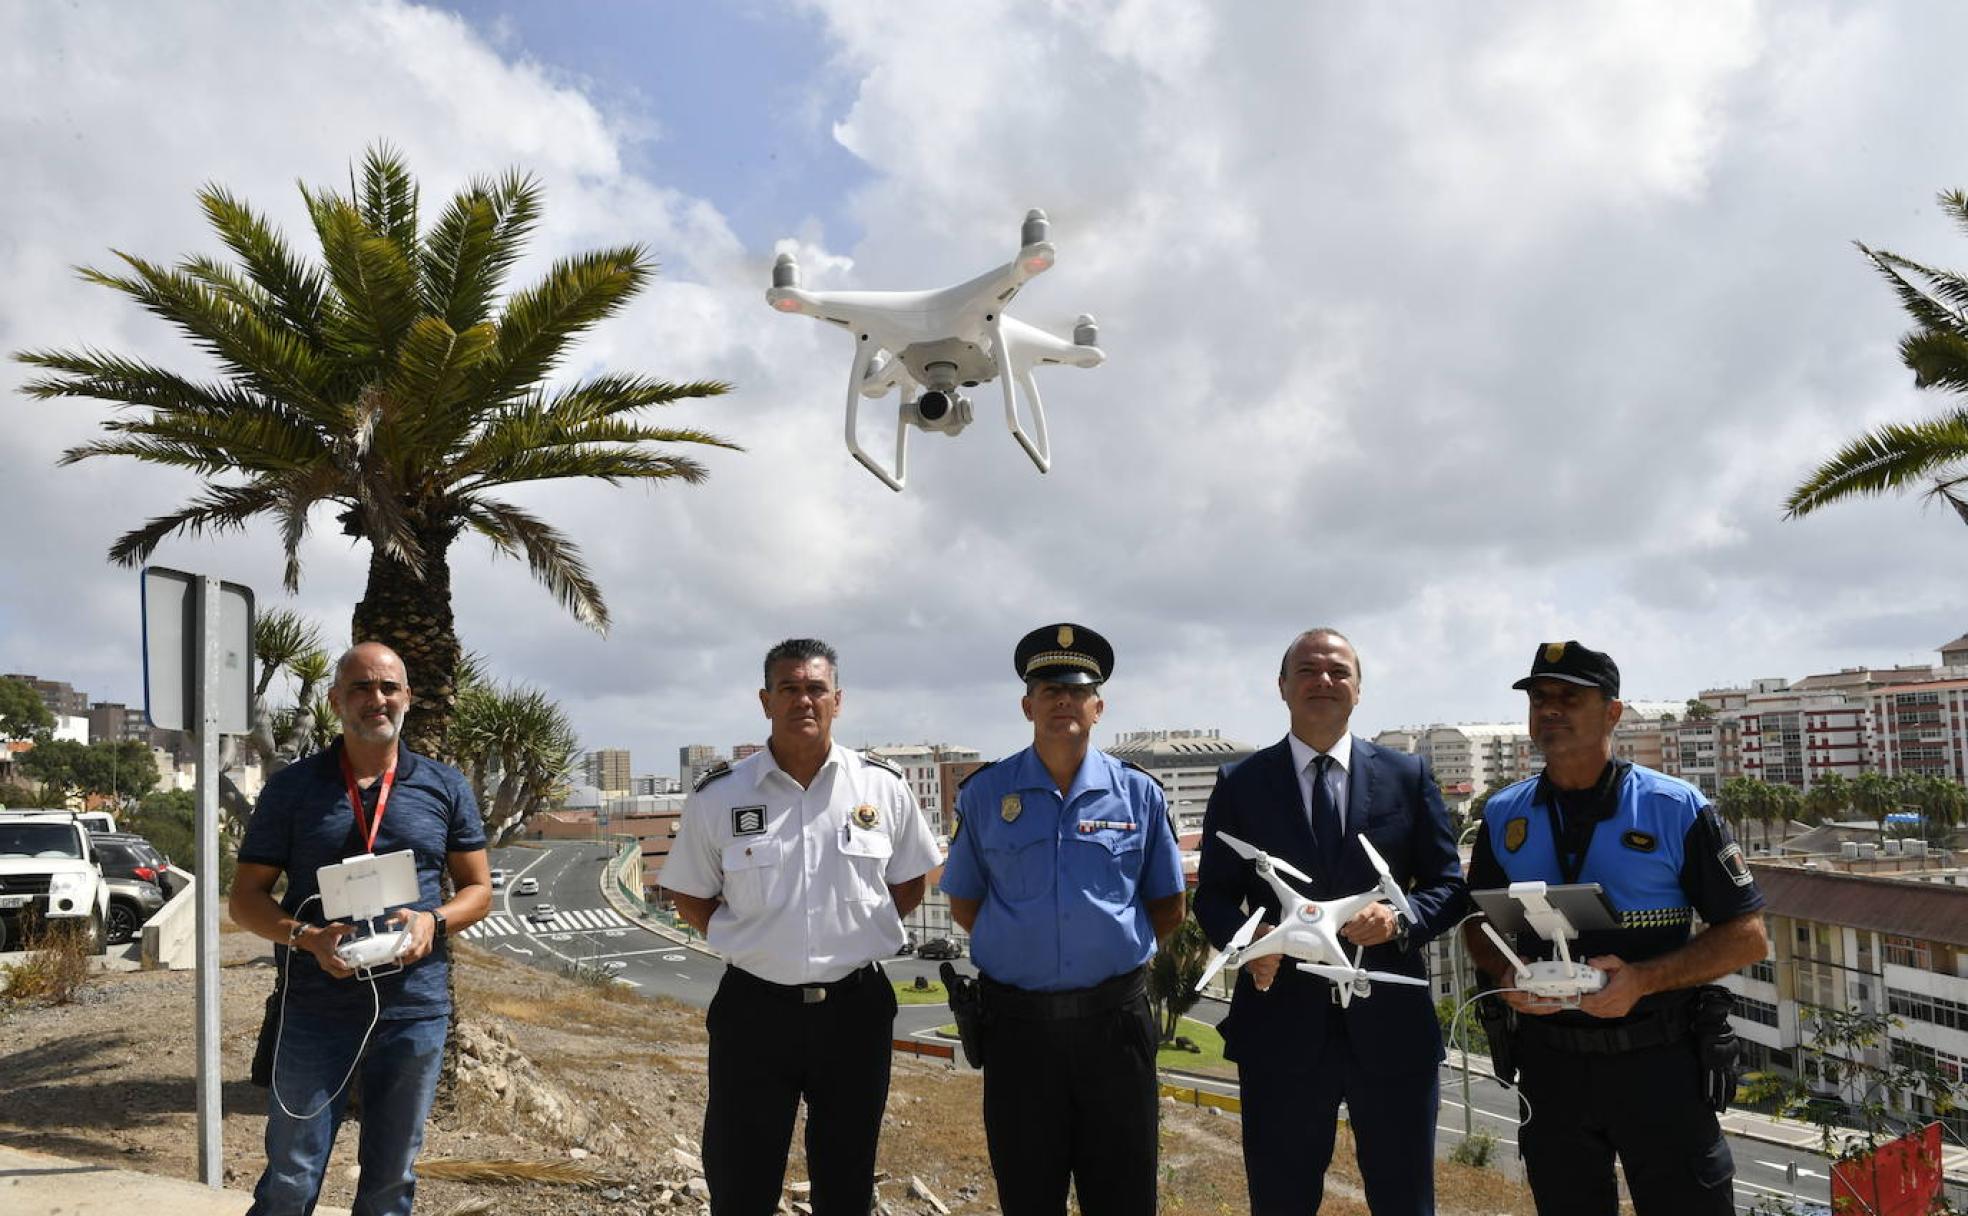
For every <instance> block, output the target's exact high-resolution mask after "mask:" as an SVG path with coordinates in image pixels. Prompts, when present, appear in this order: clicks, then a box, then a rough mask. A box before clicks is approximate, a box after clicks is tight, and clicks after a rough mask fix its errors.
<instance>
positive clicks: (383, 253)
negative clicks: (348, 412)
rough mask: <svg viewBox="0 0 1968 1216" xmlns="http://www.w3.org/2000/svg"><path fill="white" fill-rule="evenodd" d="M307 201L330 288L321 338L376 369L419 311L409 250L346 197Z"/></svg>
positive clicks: (387, 358) (312, 197) (389, 355)
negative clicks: (384, 233) (371, 223)
mask: <svg viewBox="0 0 1968 1216" xmlns="http://www.w3.org/2000/svg"><path fill="white" fill-rule="evenodd" d="M307 198H308V200H309V209H310V211H311V213H312V214H313V216H314V226H315V231H316V233H317V234H319V236H320V238H321V253H322V257H323V260H324V261H326V263H327V265H328V279H329V282H330V283H332V284H333V285H334V296H333V297H332V298H331V301H330V307H329V308H328V310H327V313H326V317H325V319H324V322H323V325H322V334H323V338H324V340H325V342H326V343H327V345H328V346H329V348H330V349H333V350H337V351H339V352H341V353H342V354H344V355H345V356H346V357H347V358H349V359H351V360H353V361H356V362H359V363H363V364H367V365H370V366H372V367H374V368H376V369H377V370H378V371H380V370H382V369H384V368H386V367H387V366H388V364H389V362H390V360H392V359H393V358H395V356H396V349H397V346H398V344H399V343H401V342H402V341H403V336H404V334H405V333H407V332H408V331H409V329H410V325H411V323H412V322H414V321H415V320H416V319H417V316H418V314H419V312H420V311H421V301H420V300H419V299H418V297H417V272H416V270H415V268H414V267H413V266H412V265H411V263H410V255H409V252H408V251H406V250H405V249H403V248H402V247H400V246H398V245H396V244H395V243H394V242H392V241H391V240H390V239H389V238H388V237H385V236H382V235H380V234H379V233H377V232H376V231H375V230H374V229H372V228H371V227H370V226H369V224H368V222H367V221H366V220H365V219H364V218H363V216H362V213H361V212H360V211H358V210H357V209H356V208H355V206H354V205H353V204H351V203H349V202H348V201H347V200H346V199H342V198H338V197H336V196H334V195H332V194H324V195H313V194H310V195H307Z"/></svg>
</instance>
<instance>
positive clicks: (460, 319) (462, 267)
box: [419, 170, 540, 332]
mask: <svg viewBox="0 0 1968 1216" xmlns="http://www.w3.org/2000/svg"><path fill="white" fill-rule="evenodd" d="M539 219H540V187H539V185H538V183H537V182H535V181H534V180H533V178H532V177H530V176H528V175H525V174H522V173H520V172H518V171H517V170H514V171H511V172H508V173H507V174H506V175H505V176H504V177H502V178H500V179H499V180H497V181H475V182H473V183H472V184H471V186H470V188H469V189H466V190H464V191H461V192H460V193H459V194H458V195H457V196H456V197H455V198H453V199H452V200H451V203H450V205H449V206H447V207H446V208H445V210H444V213H443V214H442V215H440V216H439V217H438V220H437V223H436V224H435V225H433V226H432V228H431V231H430V233H429V235H427V236H426V237H425V238H424V244H423V249H422V251H421V253H420V254H419V257H420V258H421V260H422V271H423V274H422V276H421V277H422V280H423V290H424V311H426V312H428V313H431V314H433V315H435V316H438V317H442V318H443V319H444V321H445V323H446V324H448V325H450V326H451V328H452V329H455V330H458V331H460V332H462V331H464V330H466V329H469V328H471V327H472V326H474V325H478V324H480V323H482V322H484V321H485V320H486V319H487V318H489V317H490V316H491V313H492V304H493V301H494V300H495V299H496V298H497V297H498V293H499V287H500V284H502V283H504V282H505V278H506V273H507V272H508V271H509V270H511V269H512V266H513V263H514V262H516V261H518V260H519V255H520V253H521V252H522V251H523V250H524V249H525V246H526V238H527V237H528V236H530V235H531V234H532V232H533V228H534V226H535V225H536V224H537V223H538V222H539Z"/></svg>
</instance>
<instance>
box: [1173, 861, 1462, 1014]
mask: <svg viewBox="0 0 1968 1216" xmlns="http://www.w3.org/2000/svg"><path fill="white" fill-rule="evenodd" d="M1216 838H1217V839H1218V840H1221V841H1222V842H1223V843H1224V844H1227V845H1229V846H1230V848H1231V849H1232V851H1234V852H1235V853H1236V854H1237V856H1239V857H1242V858H1244V859H1245V860H1247V861H1249V862H1251V863H1253V864H1254V865H1256V866H1257V876H1258V877H1259V878H1262V879H1263V880H1264V881H1265V882H1267V883H1270V884H1271V889H1272V890H1273V891H1276V892H1277V893H1278V907H1279V909H1280V913H1281V919H1282V920H1283V922H1284V923H1283V924H1281V925H1279V926H1278V927H1277V928H1276V929H1273V930H1272V931H1271V932H1269V933H1267V934H1265V935H1264V936H1263V937H1260V938H1258V939H1257V940H1256V941H1255V942H1253V941H1252V940H1251V938H1252V937H1253V936H1255V935H1256V933H1257V927H1258V925H1259V924H1261V923H1263V921H1264V912H1265V910H1264V909H1263V908H1259V909H1258V910H1257V911H1255V912H1253V913H1251V916H1250V919H1249V920H1247V921H1245V922H1244V924H1243V927H1242V928H1241V929H1238V930H1237V931H1236V933H1234V934H1232V935H1231V937H1230V943H1229V945H1227V946H1226V947H1224V948H1223V949H1222V950H1219V951H1218V952H1217V954H1216V957H1215V958H1213V959H1211V960H1210V965H1209V967H1208V969H1207V970H1205V971H1204V972H1203V978H1202V979H1200V980H1198V981H1196V990H1197V991H1198V992H1200V991H1202V989H1203V985H1205V984H1207V983H1209V982H1210V981H1211V980H1212V979H1215V978H1216V973H1217V972H1219V971H1221V970H1223V968H1224V967H1226V966H1241V965H1242V964H1243V963H1245V962H1248V961H1249V960H1251V959H1253V958H1258V957H1261V956H1263V955H1267V954H1282V955H1285V956H1287V957H1290V958H1295V959H1297V960H1299V962H1298V968H1299V970H1301V971H1310V972H1312V973H1313V974H1315V975H1323V976H1325V977H1326V978H1327V979H1329V980H1331V981H1332V982H1333V999H1334V1000H1336V1001H1338V1002H1339V1005H1340V1008H1342V1009H1343V1008H1345V1007H1346V1006H1347V1005H1349V1004H1351V1003H1352V1000H1353V998H1354V997H1356V996H1366V995H1367V994H1368V993H1370V992H1372V991H1373V985H1374V981H1376V980H1379V981H1382V982H1385V983H1389V984H1411V985H1414V986H1415V987H1419V988H1426V987H1427V986H1428V981H1427V980H1424V979H1421V978H1419V977H1416V976H1412V975H1400V974H1397V973H1395V972H1392V971H1368V970H1366V969H1364V968H1362V967H1361V966H1360V956H1361V955H1362V954H1363V953H1364V952H1365V948H1364V947H1360V946H1356V947H1354V949H1353V958H1352V960H1351V961H1350V962H1349V961H1348V960H1347V957H1346V947H1345V946H1343V945H1342V944H1341V943H1340V940H1339V930H1340V926H1342V925H1344V924H1345V923H1346V922H1347V921H1349V920H1352V919H1353V918H1354V917H1355V916H1357V915H1359V913H1360V911H1361V910H1362V909H1364V908H1366V907H1368V906H1370V905H1372V904H1377V903H1379V902H1381V901H1382V900H1386V901H1387V902H1388V903H1390V904H1393V905H1394V909H1395V911H1397V912H1399V913H1400V914H1401V915H1403V916H1405V917H1407V918H1408V923H1410V924H1413V923H1414V920H1415V914H1414V907H1413V905H1411V904H1410V903H1408V896H1407V893H1406V892H1404V891H1402V890H1401V884H1400V883H1398V882H1395V881H1394V876H1393V874H1391V873H1389V872H1388V869H1387V863H1386V862H1385V861H1383V860H1381V856H1380V853H1379V851H1378V850H1376V849H1375V848H1374V847H1373V845H1372V844H1371V843H1370V842H1369V841H1368V840H1367V838H1366V837H1365V836H1362V837H1360V847H1361V848H1363V849H1365V850H1366V851H1367V860H1368V861H1370V862H1372V863H1373V868H1374V870H1375V872H1376V873H1378V874H1379V875H1380V882H1379V884H1378V885H1377V886H1375V887H1374V888H1373V889H1372V890H1369V891H1362V892H1360V893H1359V894H1358V895H1349V896H1347V897H1346V898H1344V899H1329V900H1324V901H1320V900H1313V899H1307V898H1305V897H1304V896H1303V895H1300V894H1299V893H1298V892H1297V891H1294V890H1293V889H1292V888H1291V887H1290V886H1288V885H1287V884H1286V883H1285V876H1289V877H1292V878H1296V879H1298V880H1299V881H1300V882H1310V881H1311V879H1309V878H1307V877H1306V876H1305V874H1304V873H1303V872H1301V871H1300V870H1299V869H1297V868H1296V867H1295V866H1293V865H1292V864H1291V863H1290V862H1287V861H1283V860H1280V859H1279V858H1276V857H1272V856H1271V855H1270V854H1268V853H1266V852H1264V850H1262V849H1259V848H1256V847H1254V846H1252V845H1248V844H1245V843H1244V842H1243V841H1241V840H1239V839H1237V838H1236V837H1235V836H1232V835H1230V834H1229V833H1228V832H1218V833H1217V834H1216Z"/></svg>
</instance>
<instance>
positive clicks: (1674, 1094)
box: [1515, 1033, 1736, 1216]
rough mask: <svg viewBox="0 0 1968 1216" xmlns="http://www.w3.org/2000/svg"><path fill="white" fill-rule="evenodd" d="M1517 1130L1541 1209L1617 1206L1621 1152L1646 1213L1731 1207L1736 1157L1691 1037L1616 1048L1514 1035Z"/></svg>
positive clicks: (1718, 1215) (1598, 1215) (1671, 1214)
mask: <svg viewBox="0 0 1968 1216" xmlns="http://www.w3.org/2000/svg"><path fill="white" fill-rule="evenodd" d="M1515 1048H1516V1052H1517V1075H1518V1085H1520V1086H1521V1087H1522V1088H1523V1091H1524V1098H1525V1100H1526V1101H1527V1102H1529V1104H1530V1108H1531V1110H1530V1116H1529V1118H1528V1120H1527V1121H1526V1122H1525V1123H1524V1124H1523V1126H1522V1127H1521V1128H1520V1129H1519V1131H1518V1139H1517V1143H1518V1148H1519V1149H1520V1151H1521V1152H1522V1153H1523V1154H1524V1172H1525V1173H1526V1174H1527V1175H1529V1177H1530V1182H1531V1194H1532V1196H1533V1197H1534V1198H1535V1199H1536V1200H1537V1210H1538V1212H1539V1214H1540V1216H1614V1213H1615V1212H1617V1211H1618V1209H1619V1192H1618V1188H1617V1186H1616V1185H1615V1184H1614V1182H1613V1158H1614V1157H1615V1156H1617V1157H1618V1158H1619V1163H1620V1168H1621V1170H1622V1171H1624V1173H1625V1174H1626V1189H1627V1191H1628V1192H1629V1193H1630V1194H1631V1195H1632V1196H1633V1210H1634V1211H1635V1212H1636V1213H1638V1216H1733V1214H1734V1212H1735V1210H1736V1205H1735V1185H1734V1179H1735V1172H1736V1170H1735V1162H1734V1161H1733V1160H1731V1158H1730V1156H1729V1145H1728V1143H1727V1142H1726V1141H1724V1140H1723V1139H1722V1127H1721V1124H1719V1123H1718V1122H1717V1121H1716V1118H1715V1112H1714V1111H1713V1110H1711V1109H1710V1108H1709V1105H1708V1102H1707V1099H1706V1098H1705V1097H1704V1096H1703V1093H1702V1084H1701V1061H1700V1059H1699V1057H1698V1056H1697V1055H1696V1052H1695V1044H1694V1042H1693V1040H1691V1039H1685V1038H1684V1039H1681V1040H1679V1041H1677V1042H1673V1043H1664V1044H1661V1045H1659V1046H1655V1047H1645V1048H1641V1049H1640V1050H1638V1051H1627V1052H1621V1053H1619V1054H1617V1055H1588V1054H1584V1053H1576V1052H1567V1051H1560V1050H1557V1049H1555V1048H1552V1047H1550V1046H1548V1045H1545V1044H1542V1043H1538V1042H1535V1041H1533V1039H1532V1038H1531V1037H1529V1036H1526V1035H1525V1034H1522V1033H1519V1034H1518V1035H1517V1038H1516V1043H1515Z"/></svg>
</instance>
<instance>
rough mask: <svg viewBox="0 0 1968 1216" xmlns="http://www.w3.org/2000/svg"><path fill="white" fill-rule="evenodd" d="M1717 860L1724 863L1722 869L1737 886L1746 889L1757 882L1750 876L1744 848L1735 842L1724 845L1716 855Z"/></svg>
mask: <svg viewBox="0 0 1968 1216" xmlns="http://www.w3.org/2000/svg"><path fill="white" fill-rule="evenodd" d="M1715 860H1717V861H1719V862H1721V863H1722V869H1723V870H1724V872H1726V873H1727V874H1728V875H1729V881H1730V882H1732V883H1735V884H1736V885H1737V886H1739V887H1746V886H1748V885H1749V884H1750V883H1752V882H1755V881H1756V880H1755V879H1754V878H1752V877H1751V876H1750V873H1749V863H1748V862H1747V861H1745V860H1743V848H1742V846H1741V845H1739V844H1737V843H1736V842H1735V841H1733V840H1731V841H1730V842H1729V843H1728V844H1726V845H1723V846H1722V851H1721V852H1720V853H1717V854H1716V855H1715Z"/></svg>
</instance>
